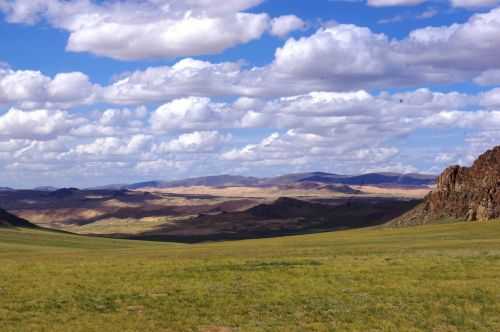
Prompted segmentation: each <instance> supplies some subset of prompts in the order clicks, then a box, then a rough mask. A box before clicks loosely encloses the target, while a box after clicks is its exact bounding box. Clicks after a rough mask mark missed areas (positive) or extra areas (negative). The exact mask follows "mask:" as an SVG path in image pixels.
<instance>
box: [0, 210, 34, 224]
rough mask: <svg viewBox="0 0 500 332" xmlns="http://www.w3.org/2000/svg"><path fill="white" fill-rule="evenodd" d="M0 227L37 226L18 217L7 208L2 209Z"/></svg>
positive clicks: (0, 211)
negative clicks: (6, 209)
mask: <svg viewBox="0 0 500 332" xmlns="http://www.w3.org/2000/svg"><path fill="white" fill-rule="evenodd" d="M0 227H23V228H36V227H37V226H35V225H33V224H32V223H30V222H29V221H27V220H24V219H21V218H18V217H16V216H15V215H13V214H10V213H8V212H7V211H5V210H2V209H0Z"/></svg>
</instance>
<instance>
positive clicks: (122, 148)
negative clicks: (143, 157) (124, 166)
mask: <svg viewBox="0 0 500 332" xmlns="http://www.w3.org/2000/svg"><path fill="white" fill-rule="evenodd" d="M150 142H151V137H150V136H146V135H134V136H132V137H131V138H129V139H127V138H121V139H120V138H117V137H101V138H97V139H96V140H95V141H93V142H91V143H88V144H81V145H77V146H76V147H74V148H73V149H72V150H71V151H70V152H69V155H77V156H79V155H87V156H104V157H110V156H130V155H133V154H138V153H141V152H147V148H148V145H149V144H150Z"/></svg>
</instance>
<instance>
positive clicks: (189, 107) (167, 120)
mask: <svg viewBox="0 0 500 332" xmlns="http://www.w3.org/2000/svg"><path fill="white" fill-rule="evenodd" d="M224 106H225V105H224V104H217V103H213V102H212V101H211V100H210V99H209V98H200V97H189V98H184V99H176V100H173V101H172V102H170V103H167V104H164V105H162V106H160V107H159V108H158V109H157V110H156V111H154V112H153V114H152V115H151V119H150V122H151V126H152V128H153V129H154V130H156V131H159V132H160V131H169V130H177V129H203V128H208V127H213V126H214V123H221V122H222V121H221V119H222V118H223V117H224V113H227V112H228V110H227V109H225V108H224Z"/></svg>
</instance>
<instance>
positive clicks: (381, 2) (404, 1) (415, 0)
mask: <svg viewBox="0 0 500 332" xmlns="http://www.w3.org/2000/svg"><path fill="white" fill-rule="evenodd" d="M426 1H427V0H368V1H367V3H368V5H369V6H372V7H390V6H414V5H418V4H421V3H424V2H426Z"/></svg>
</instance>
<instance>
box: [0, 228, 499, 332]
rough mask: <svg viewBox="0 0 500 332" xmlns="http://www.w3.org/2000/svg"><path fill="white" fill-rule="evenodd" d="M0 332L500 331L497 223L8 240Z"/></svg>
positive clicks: (0, 285) (2, 260) (13, 236)
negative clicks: (170, 240)
mask: <svg viewBox="0 0 500 332" xmlns="http://www.w3.org/2000/svg"><path fill="white" fill-rule="evenodd" d="M0 331H2V332H7V331H16V332H17V331H48V332H52V331H71V332H76V331H120V332H125V331H206V332H216V331H224V332H226V331H227V332H228V331H287V332H288V331H359V332H366V331H398V332H399V331H435V332H445V331H450V332H451V331H485V332H492V331H500V222H491V223H476V224H454V225H435V226H424V227H417V228H406V229H372V230H356V231H345V232H337V233H324V234H319V235H308V236H297V237H287V238H279V239H265V240H249V241H239V242H224V243H211V244H202V245H177V244H162V243H145V242H129V241H121V240H109V239H99V238H85V237H76V236H70V235H66V234H62V233H50V232H42V231H32V230H22V231H21V230H6V229H3V230H0Z"/></svg>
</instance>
